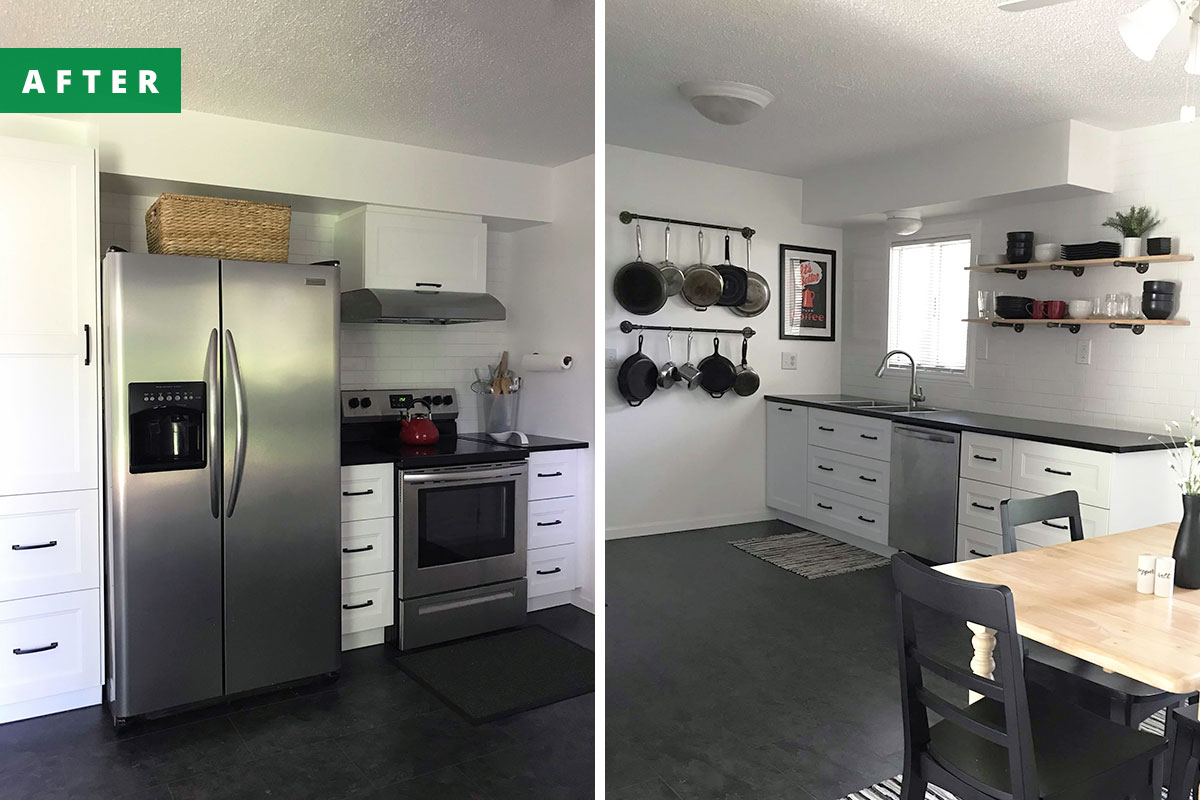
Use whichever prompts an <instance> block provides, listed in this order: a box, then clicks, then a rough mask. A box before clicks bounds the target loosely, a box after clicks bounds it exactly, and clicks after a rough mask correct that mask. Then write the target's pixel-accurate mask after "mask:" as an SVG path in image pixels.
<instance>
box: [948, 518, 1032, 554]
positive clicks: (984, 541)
mask: <svg viewBox="0 0 1200 800" xmlns="http://www.w3.org/2000/svg"><path fill="white" fill-rule="evenodd" d="M1034 547H1036V545H1032V544H1030V543H1029V542H1022V541H1021V540H1020V539H1018V540H1017V550H1018V551H1020V550H1032V549H1033V548H1034ZM1003 552H1004V543H1003V541H1002V539H1001V536H1000V534H998V533H992V532H991V531H981V530H979V529H978V528H971V527H969V526H967V525H959V526H958V560H959V561H970V560H971V559H972V558H985V557H987V556H998V555H1001V554H1002V553H1003Z"/></svg>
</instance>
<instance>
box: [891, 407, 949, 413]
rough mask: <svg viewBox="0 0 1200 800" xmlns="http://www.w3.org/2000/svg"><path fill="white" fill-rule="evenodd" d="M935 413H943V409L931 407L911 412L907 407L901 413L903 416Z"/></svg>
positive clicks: (915, 409) (919, 408) (918, 408)
mask: <svg viewBox="0 0 1200 800" xmlns="http://www.w3.org/2000/svg"><path fill="white" fill-rule="evenodd" d="M935 411H941V409H940V408H932V407H930V406H919V407H917V408H914V409H911V410H910V409H909V408H908V407H907V406H905V408H904V410H903V411H901V412H899V413H902V414H932V413H933V412H935Z"/></svg>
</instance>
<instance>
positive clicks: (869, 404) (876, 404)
mask: <svg viewBox="0 0 1200 800" xmlns="http://www.w3.org/2000/svg"><path fill="white" fill-rule="evenodd" d="M829 405H831V406H846V407H847V408H880V407H887V408H891V407H892V406H894V405H896V404H895V403H889V402H887V401H886V400H830V401H829Z"/></svg>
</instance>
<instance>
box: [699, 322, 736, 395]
mask: <svg viewBox="0 0 1200 800" xmlns="http://www.w3.org/2000/svg"><path fill="white" fill-rule="evenodd" d="M699 367H700V388H702V389H704V391H706V392H708V393H709V395H711V396H712V397H722V396H724V394H725V393H726V392H728V391H729V390H730V389H732V388H733V380H734V378H735V377H737V376H736V374H735V371H734V368H733V362H732V361H730V360H729V359H728V358H726V357H725V356H723V355H721V340H720V339H719V338H717V337H716V336H714V337H713V351H712V355H709V356H705V357H704V359H703V360H702V361H701V362H700V365H699Z"/></svg>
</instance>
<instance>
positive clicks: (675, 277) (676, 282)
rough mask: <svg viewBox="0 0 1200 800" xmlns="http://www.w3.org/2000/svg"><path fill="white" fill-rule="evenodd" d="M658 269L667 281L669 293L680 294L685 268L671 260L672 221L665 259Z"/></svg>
mask: <svg viewBox="0 0 1200 800" xmlns="http://www.w3.org/2000/svg"><path fill="white" fill-rule="evenodd" d="M658 269H659V271H661V272H662V274H663V278H665V279H666V281H667V295H668V296H674V295H677V294H679V290H680V289H682V288H683V270H681V269H680V268H679V267H677V266H675V262H673V261H672V260H671V223H669V222H668V223H667V232H666V245H665V246H664V252H663V260H662V261H660V262H658Z"/></svg>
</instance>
